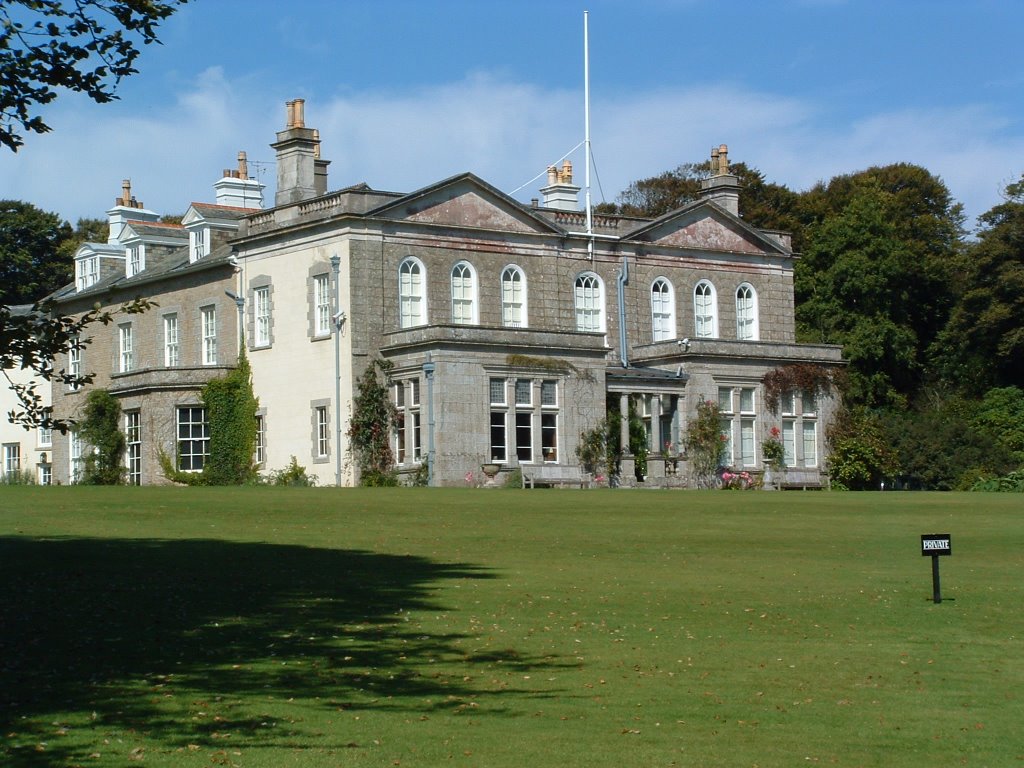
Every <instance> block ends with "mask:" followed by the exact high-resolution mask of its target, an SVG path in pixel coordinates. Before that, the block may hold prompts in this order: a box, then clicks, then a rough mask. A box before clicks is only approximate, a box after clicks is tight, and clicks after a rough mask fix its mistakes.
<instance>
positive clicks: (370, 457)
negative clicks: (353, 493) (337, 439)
mask: <svg viewBox="0 0 1024 768" xmlns="http://www.w3.org/2000/svg"><path fill="white" fill-rule="evenodd" d="M391 367H392V366H391V363H390V362H388V361H387V360H380V359H378V360H374V361H373V362H372V363H371V364H370V365H369V366H367V368H366V371H365V372H364V373H363V375H362V376H360V377H359V380H358V381H357V382H356V396H355V397H354V398H353V400H352V416H351V419H350V421H349V428H348V436H349V438H350V439H351V440H352V452H353V454H355V460H356V466H357V467H358V468H359V484H360V485H368V486H389V485H397V484H398V478H397V475H396V472H395V457H394V453H393V452H392V450H391V428H392V425H393V424H394V421H395V417H396V415H397V412H396V410H395V406H394V404H393V403H392V402H391V398H389V397H388V388H387V385H386V384H383V383H381V381H380V379H378V378H377V371H378V369H379V370H380V372H381V373H382V374H384V376H385V377H386V376H387V373H388V371H390V370H391Z"/></svg>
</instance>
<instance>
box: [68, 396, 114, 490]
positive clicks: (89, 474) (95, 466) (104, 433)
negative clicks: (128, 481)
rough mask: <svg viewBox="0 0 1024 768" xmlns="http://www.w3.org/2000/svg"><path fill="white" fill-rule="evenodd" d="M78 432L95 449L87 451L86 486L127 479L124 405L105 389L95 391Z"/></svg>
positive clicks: (84, 473) (82, 480) (86, 402)
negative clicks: (124, 461)
mask: <svg viewBox="0 0 1024 768" xmlns="http://www.w3.org/2000/svg"><path fill="white" fill-rule="evenodd" d="M78 434H79V435H80V436H81V438H82V441H83V442H84V443H86V444H88V445H89V446H90V447H91V449H92V450H89V451H85V456H84V459H85V462H84V464H85V466H84V468H83V472H82V477H81V479H80V480H79V482H80V483H81V484H82V485H120V484H121V483H122V482H123V480H124V472H125V469H124V464H122V459H123V458H124V448H125V436H124V432H122V431H121V404H120V403H119V402H118V401H117V398H116V397H114V396H113V395H112V394H110V392H108V391H107V390H105V389H94V390H92V391H91V392H90V393H89V395H88V397H87V398H86V401H85V413H84V417H83V419H82V421H81V423H80V424H79V427H78Z"/></svg>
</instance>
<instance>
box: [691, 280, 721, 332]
mask: <svg viewBox="0 0 1024 768" xmlns="http://www.w3.org/2000/svg"><path fill="white" fill-rule="evenodd" d="M693 335H694V336H696V337H697V338H698V339H713V338H715V337H717V336H718V307H717V302H716V300H715V286H713V285H712V284H711V283H709V282H708V281H707V280H701V281H700V282H699V283H697V287H696V288H694V289H693Z"/></svg>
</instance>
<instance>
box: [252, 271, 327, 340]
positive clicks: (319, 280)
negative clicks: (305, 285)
mask: <svg viewBox="0 0 1024 768" xmlns="http://www.w3.org/2000/svg"><path fill="white" fill-rule="evenodd" d="M268 332H269V330H268ZM313 335H314V336H316V337H321V336H330V335H331V276H330V275H329V274H327V273H326V272H324V273H323V274H320V275H313Z"/></svg>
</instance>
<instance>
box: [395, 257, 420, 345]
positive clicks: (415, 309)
mask: <svg viewBox="0 0 1024 768" xmlns="http://www.w3.org/2000/svg"><path fill="white" fill-rule="evenodd" d="M398 305H399V324H400V326H401V327H402V328H412V327H414V326H417V325H424V324H425V323H426V322H427V281H426V270H425V269H424V268H423V263H422V262H421V261H420V260H419V259H417V258H414V257H412V256H410V257H409V258H407V259H406V260H405V261H403V262H402V263H401V264H400V265H399V267H398Z"/></svg>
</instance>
